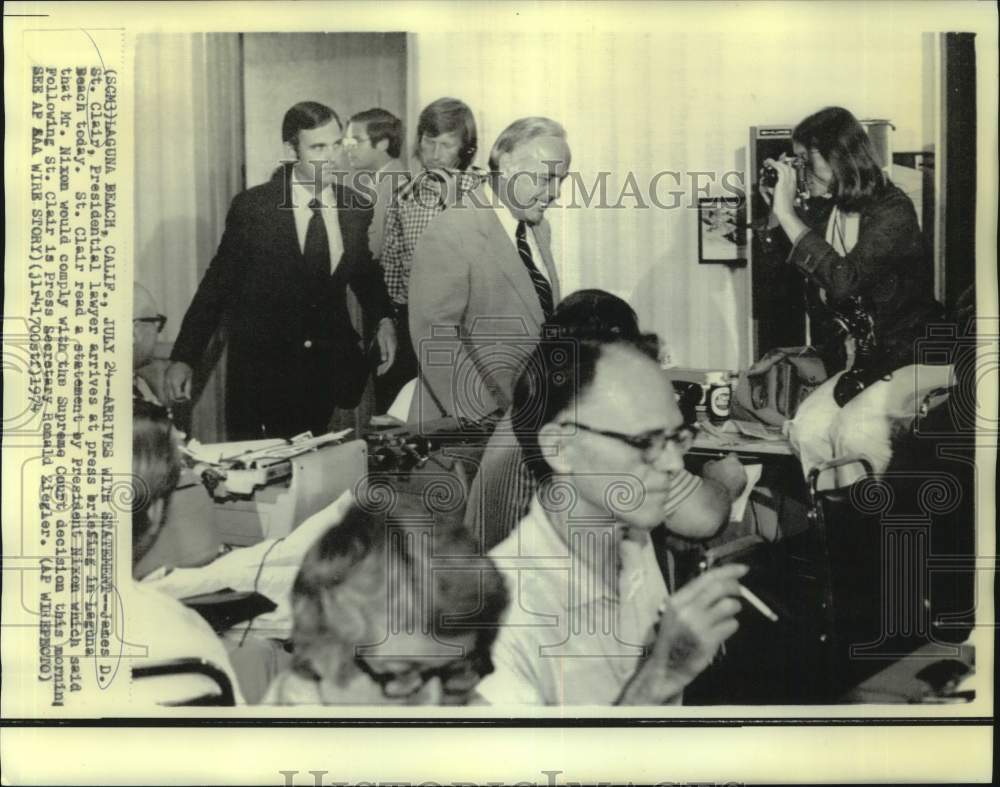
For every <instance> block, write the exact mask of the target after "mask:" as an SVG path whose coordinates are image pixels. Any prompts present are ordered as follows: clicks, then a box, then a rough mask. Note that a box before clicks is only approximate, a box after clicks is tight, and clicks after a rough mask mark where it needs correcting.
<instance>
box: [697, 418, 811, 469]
mask: <svg viewBox="0 0 1000 787" xmlns="http://www.w3.org/2000/svg"><path fill="white" fill-rule="evenodd" d="M736 424H737V422H736V421H732V420H731V421H727V422H726V423H725V424H723V425H722V426H721V427H720V426H715V425H713V424H711V423H709V422H707V421H699V422H698V426H699V430H698V434H697V436H696V437H695V439H694V445H693V446H692V447H691V451H692V452H693V453H696V454H726V453H729V452H730V451H732V452H735V453H737V454H739V455H740V457H741V458H748V459H749V458H752V457H759V458H760V459H761V460H764V459H766V458H774V457H778V458H781V457H785V458H788V457H791V458H792V459H794V458H795V454H794V453H793V452H792V447H791V445H789V443H788V439H787V438H785V437H783V436H782V437H779V438H778V439H774V440H763V439H759V438H754V437H747V436H745V435H743V434H742V433H741V432H739V431H738V428H737V426H736Z"/></svg>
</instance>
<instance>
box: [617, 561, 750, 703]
mask: <svg viewBox="0 0 1000 787" xmlns="http://www.w3.org/2000/svg"><path fill="white" fill-rule="evenodd" d="M746 573H747V567H746V566H742V565H738V564H732V565H728V566H722V567H721V568H713V569H710V570H708V571H706V572H705V573H704V574H702V575H701V576H699V577H697V578H696V579H693V580H692V581H691V582H688V584H686V585H685V586H684V587H682V588H681V589H680V590H678V591H677V592H676V593H675V594H674V595H673V596H671V597H670V599H669V600H668V602H667V606H666V608H665V609H664V611H663V616H662V617H661V618H660V624H659V631H658V632H657V634H656V641H655V642H654V643H653V652H652V653H651V654H650V655H649V657H648V658H647V659H646V660H645V661H644V662H643V663H642V666H640V667H639V669H638V670H636V673H635V674H634V675H633V676H632V679H631V680H630V681H629V683H628V685H627V686H626V687H625V689H624V691H623V692H622V695H621V696H620V697H619V698H618V701H617V702H616V704H617V705H662V704H663V703H664V702H668V701H669V700H671V699H672V698H674V697H676V696H677V695H678V694H679V693H680V692H681V691H683V690H684V687H685V686H687V685H688V684H689V683H690V682H691V681H692V680H694V679H695V678H696V677H697V676H698V675H700V674H701V673H702V672H703V671H704V670H705V668H706V667H707V666H708V665H709V664H711V663H712V659H713V658H714V657H715V653H716V651H717V650H718V649H719V646H720V645H721V644H722V643H723V642H725V641H726V640H727V639H728V638H729V637H731V636H732V635H733V634H734V633H735V632H736V629H737V628H739V624H738V623H737V622H736V613H737V612H739V611H740V608H741V606H742V605H741V603H740V601H739V595H740V586H739V582H738V580H739V578H740V577H742V576H743V575H744V574H746Z"/></svg>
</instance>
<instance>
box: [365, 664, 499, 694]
mask: <svg viewBox="0 0 1000 787" xmlns="http://www.w3.org/2000/svg"><path fill="white" fill-rule="evenodd" d="M354 663H355V664H356V665H357V666H358V669H360V670H361V671H362V672H363V673H365V675H367V676H368V677H369V678H371V679H372V680H373V681H375V682H376V683H377V684H378V685H379V687H380V688H381V689H382V694H383V695H384V696H385V697H386V698H387V699H390V700H400V699H406V698H407V697H412V696H413V695H414V694H417V693H418V692H419V691H420V690H421V689H422V688H423V687H424V686H426V685H427V684H428V683H429V682H430V681H432V680H433V679H434V678H440V679H441V689H442V691H444V693H445V694H448V695H451V696H457V695H460V694H468V693H469V692H470V691H472V689H474V688H475V686H476V684H477V683H479V680H480V678H482V677H483V675H488V674H489V673H490V672H492V671H493V665H492V664H491V663H490V662H489V659H482V658H479V659H473V660H469V659H461V660H459V661H450V662H448V663H447V664H444V665H442V666H440V667H428V668H427V669H417V668H416V667H414V668H412V669H409V670H407V671H406V672H376V671H375V670H374V669H372V667H371V665H370V664H369V663H368V662H367V661H365V659H364V658H362V657H361V656H355V657H354Z"/></svg>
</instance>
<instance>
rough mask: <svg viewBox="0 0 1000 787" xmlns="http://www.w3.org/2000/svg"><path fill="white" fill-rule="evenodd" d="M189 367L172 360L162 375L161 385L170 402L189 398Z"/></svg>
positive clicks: (181, 362) (190, 372)
mask: <svg viewBox="0 0 1000 787" xmlns="http://www.w3.org/2000/svg"><path fill="white" fill-rule="evenodd" d="M191 376H192V371H191V367H190V366H188V365H187V364H186V363H184V362H183V361H174V362H173V363H172V364H170V366H169V368H168V369H167V372H166V374H164V375H163V387H164V389H165V393H166V395H167V399H169V400H170V401H171V402H186V401H187V400H188V399H190V398H191Z"/></svg>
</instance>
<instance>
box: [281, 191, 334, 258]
mask: <svg viewBox="0 0 1000 787" xmlns="http://www.w3.org/2000/svg"><path fill="white" fill-rule="evenodd" d="M312 199H313V191H312V189H310V188H308V187H306V186H305V185H303V184H302V183H297V182H296V183H293V184H292V201H293V202H294V204H295V209H294V213H295V232H296V234H297V235H298V237H299V251H302V252H304V251H305V248H306V232H308V230H309V220H310V219H311V218H312V208H310V207H309V203H310V202H311V201H312ZM319 200H320V202H321V203H322V204H323V207H322V208H320V215H321V216H322V217H323V224H324V225H325V226H326V237H327V240H328V241H329V243H330V273H333V272H334V271H335V270H336V269H337V265H339V264H340V258H341V256H343V254H344V240H343V238H342V236H341V234H340V219H339V217H338V215H337V198H336V197H335V196H334V193H333V186H327V187H325V188H324V189H323V191H321V192H320V197H319Z"/></svg>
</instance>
